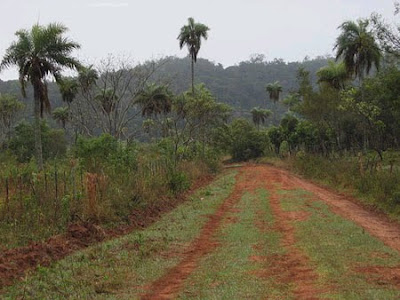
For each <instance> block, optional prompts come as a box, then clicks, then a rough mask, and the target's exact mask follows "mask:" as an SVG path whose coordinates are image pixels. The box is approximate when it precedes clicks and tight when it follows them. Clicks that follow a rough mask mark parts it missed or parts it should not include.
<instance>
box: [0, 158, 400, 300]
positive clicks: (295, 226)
mask: <svg viewBox="0 0 400 300" xmlns="http://www.w3.org/2000/svg"><path fill="white" fill-rule="evenodd" d="M274 172H276V171H271V170H270V169H269V168H268V167H265V166H253V167H251V166H249V167H242V168H240V169H239V171H238V170H237V169H233V168H232V169H229V170H228V171H227V172H226V173H224V175H221V176H220V177H219V178H218V179H217V180H215V181H214V182H213V183H212V184H211V185H209V186H208V187H205V188H203V189H201V190H199V191H197V192H196V193H195V194H194V195H193V196H192V197H191V199H190V200H189V201H187V202H186V203H184V204H182V205H180V206H179V207H178V208H176V209H175V210H174V211H172V212H171V213H168V214H167V215H165V216H164V217H163V218H162V219H161V220H160V221H158V222H157V223H155V224H153V225H152V226H150V227H148V228H146V229H144V230H141V231H137V232H134V233H132V234H129V235H126V236H124V237H122V238H119V239H115V240H111V241H109V242H106V243H103V244H99V245H97V246H94V247H90V248H88V249H86V250H84V251H81V252H78V253H75V254H74V255H71V256H69V257H67V258H66V259H64V260H62V261H59V262H58V263H55V264H54V265H52V266H51V267H49V268H41V267H39V268H38V270H37V271H36V272H34V273H33V274H30V275H28V276H27V277H26V278H25V279H24V280H23V281H21V282H19V283H17V284H15V285H14V286H12V287H10V288H8V289H7V290H6V291H5V292H4V293H3V294H2V296H1V297H2V299H22V298H23V299H90V298H95V299H141V298H142V297H143V296H144V295H146V294H148V293H149V290H150V292H151V289H152V288H153V287H154V283H158V282H159V280H160V278H161V279H162V278H163V277H168V274H172V273H171V270H175V273H174V274H177V273H176V272H177V269H176V268H178V267H179V266H180V265H182V263H181V262H182V261H185V259H187V257H189V256H190V255H191V252H190V251H194V252H195V251H196V249H195V248H193V245H196V241H197V240H198V237H199V236H202V235H203V229H202V228H204V227H206V226H207V224H209V223H210V222H211V221H212V220H215V219H218V218H219V219H220V220H219V221H220V222H219V223H218V226H216V227H215V228H214V229H215V230H214V231H213V233H212V235H210V236H209V239H210V241H212V247H211V248H210V250H209V251H208V252H203V254H202V255H199V256H198V257H197V258H196V260H195V261H193V262H191V264H190V266H189V267H190V272H189V271H187V269H186V271H185V270H182V273H185V272H186V273H187V274H188V275H187V276H185V277H184V280H183V284H177V283H176V282H175V283H174V282H173V281H171V282H172V283H173V284H175V285H174V286H173V288H175V289H177V287H178V288H179V289H177V290H176V291H174V292H173V293H172V292H171V293H169V294H168V293H167V292H166V291H168V288H169V286H168V285H166V286H165V289H163V290H162V291H163V293H165V294H162V295H163V296H164V298H166V299H265V298H268V299H309V298H310V297H311V296H312V297H314V298H319V299H399V297H400V289H399V284H398V279H397V278H400V277H399V274H400V271H399V270H400V268H399V266H400V254H399V252H397V251H395V250H393V249H392V248H389V247H388V246H385V244H384V243H383V242H382V241H381V240H379V239H377V238H375V237H373V236H371V235H370V234H369V233H368V232H367V231H366V230H364V228H362V227H361V226H359V225H357V224H356V223H354V222H352V221H349V220H347V219H345V218H343V217H341V216H339V215H337V214H335V213H333V212H332V210H331V208H330V207H329V206H328V205H327V204H326V203H324V202H323V200H321V199H319V198H317V197H316V195H314V194H313V193H311V192H308V191H305V190H303V189H301V188H299V187H297V186H296V184H294V183H293V182H290V180H289V181H288V180H282V176H281V175H280V173H274ZM233 200H234V201H233ZM229 201H231V202H229ZM227 203H228V204H229V205H227ZM224 205H225V206H224ZM221 207H223V208H224V211H222V212H221ZM188 249H189V250H188ZM190 249H191V250H190ZM183 266H184V267H188V265H187V264H186V265H183ZM178 271H179V270H178ZM171 282H170V283H171ZM151 295H152V294H151ZM160 295H161V294H159V295H158V296H160ZM156 298H157V297H156V296H155V295H152V296H149V297H145V298H144V299H156Z"/></svg>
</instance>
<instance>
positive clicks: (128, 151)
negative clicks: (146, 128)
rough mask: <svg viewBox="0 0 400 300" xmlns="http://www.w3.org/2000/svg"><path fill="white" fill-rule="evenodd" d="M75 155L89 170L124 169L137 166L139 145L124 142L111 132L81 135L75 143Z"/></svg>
mask: <svg viewBox="0 0 400 300" xmlns="http://www.w3.org/2000/svg"><path fill="white" fill-rule="evenodd" d="M74 150H75V151H74V152H75V155H76V157H77V158H79V159H80V160H81V164H82V166H83V167H84V168H85V169H86V170H87V171H89V172H98V171H99V170H103V171H104V170H105V169H106V168H112V169H114V170H119V171H122V169H129V170H131V169H136V168H137V147H136V145H135V144H123V143H121V142H118V141H117V140H116V139H115V138H113V137H112V136H111V135H109V134H103V135H101V136H99V137H95V138H83V137H79V138H78V141H77V143H76V145H75V149H74Z"/></svg>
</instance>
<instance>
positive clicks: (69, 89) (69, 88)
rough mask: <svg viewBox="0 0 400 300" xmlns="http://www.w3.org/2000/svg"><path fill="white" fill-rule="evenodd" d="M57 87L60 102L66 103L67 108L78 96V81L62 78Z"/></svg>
mask: <svg viewBox="0 0 400 300" xmlns="http://www.w3.org/2000/svg"><path fill="white" fill-rule="evenodd" d="M58 87H59V89H60V93H61V97H62V100H63V101H64V102H66V103H67V104H68V106H70V105H71V102H72V101H74V99H75V97H76V95H77V94H78V90H79V83H78V81H77V80H76V79H73V78H62V79H61V80H60V81H59V82H58Z"/></svg>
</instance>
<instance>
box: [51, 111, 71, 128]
mask: <svg viewBox="0 0 400 300" xmlns="http://www.w3.org/2000/svg"><path fill="white" fill-rule="evenodd" d="M53 119H54V120H56V121H58V122H59V123H61V125H62V127H63V128H64V130H65V126H66V124H67V121H68V120H69V119H70V112H69V108H68V107H57V108H56V109H55V110H54V111H53Z"/></svg>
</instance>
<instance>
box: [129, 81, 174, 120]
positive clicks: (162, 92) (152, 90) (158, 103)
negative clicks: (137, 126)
mask: <svg viewBox="0 0 400 300" xmlns="http://www.w3.org/2000/svg"><path fill="white" fill-rule="evenodd" d="M172 98H173V95H172V93H171V92H170V91H169V90H168V88H167V87H166V86H164V85H156V84H150V85H147V86H146V87H145V89H144V90H143V91H142V92H141V93H140V94H139V95H138V97H137V98H136V103H137V104H139V105H140V107H141V108H142V116H143V117H144V116H147V117H150V116H152V115H154V116H157V115H160V114H162V113H163V114H167V113H169V112H170V111H171V106H172Z"/></svg>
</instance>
